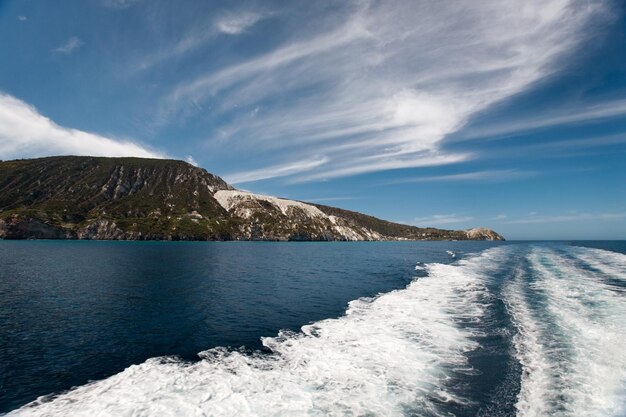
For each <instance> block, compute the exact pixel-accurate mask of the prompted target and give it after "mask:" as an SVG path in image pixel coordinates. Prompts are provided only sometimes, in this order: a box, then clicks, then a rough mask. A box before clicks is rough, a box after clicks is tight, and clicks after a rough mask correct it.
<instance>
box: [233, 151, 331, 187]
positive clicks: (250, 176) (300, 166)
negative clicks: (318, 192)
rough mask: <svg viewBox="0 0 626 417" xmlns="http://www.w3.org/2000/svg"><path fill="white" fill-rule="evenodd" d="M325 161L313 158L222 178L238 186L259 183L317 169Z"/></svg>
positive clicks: (324, 159) (325, 159)
mask: <svg viewBox="0 0 626 417" xmlns="http://www.w3.org/2000/svg"><path fill="white" fill-rule="evenodd" d="M327 161H328V159H327V158H319V157H314V158H312V159H308V160H303V161H296V162H290V163H287V164H281V165H273V166H269V167H266V168H261V169H257V170H252V171H245V172H238V173H234V174H228V175H224V176H223V178H224V180H226V181H227V182H228V183H231V184H240V183H244V182H254V181H260V180H264V179H268V178H276V177H285V176H288V175H293V174H297V173H299V172H303V171H308V170H310V169H312V168H316V167H319V166H321V165H323V164H325V163H326V162H327Z"/></svg>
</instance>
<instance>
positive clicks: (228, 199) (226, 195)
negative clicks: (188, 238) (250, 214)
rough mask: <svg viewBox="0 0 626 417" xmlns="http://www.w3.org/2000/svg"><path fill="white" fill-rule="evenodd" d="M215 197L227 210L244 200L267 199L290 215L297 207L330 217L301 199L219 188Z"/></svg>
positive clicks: (319, 215) (307, 212)
mask: <svg viewBox="0 0 626 417" xmlns="http://www.w3.org/2000/svg"><path fill="white" fill-rule="evenodd" d="M213 197H215V199H216V200H217V202H218V203H220V205H221V206H222V207H224V209H225V210H226V211H230V210H231V209H232V208H233V207H234V206H236V205H238V204H240V203H243V202H254V201H266V202H268V203H271V204H273V205H274V206H276V207H277V208H278V209H279V210H280V211H281V212H282V213H283V214H284V215H286V216H287V215H289V211H290V209H293V208H296V209H299V210H302V211H304V212H305V213H306V214H307V215H308V216H309V217H318V218H325V219H328V218H329V216H327V215H326V214H324V213H323V212H322V211H321V210H320V209H318V208H317V207H315V206H312V205H310V204H306V203H301V202H299V201H293V200H286V199H284V198H277V197H270V196H267V195H261V194H253V193H249V192H246V191H239V190H219V191H217V192H216V193H215V194H213Z"/></svg>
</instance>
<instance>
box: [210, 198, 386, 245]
mask: <svg viewBox="0 0 626 417" xmlns="http://www.w3.org/2000/svg"><path fill="white" fill-rule="evenodd" d="M213 197H214V198H215V199H216V200H217V202H218V203H219V204H220V205H221V206H222V207H223V208H224V209H225V210H226V211H228V212H229V213H231V214H234V215H236V216H238V217H240V218H242V219H253V218H254V217H255V216H257V215H259V214H267V213H272V212H274V213H275V214H277V215H283V216H286V217H288V218H289V223H288V225H287V227H288V228H291V229H293V230H297V229H298V226H302V225H306V226H307V227H309V228H311V227H312V228H313V229H314V230H316V231H317V232H318V233H325V234H326V233H328V234H329V237H330V236H332V237H333V239H341V240H384V239H385V237H384V236H383V235H381V234H379V233H376V232H374V231H373V230H369V229H367V228H364V227H353V226H352V225H350V224H349V223H348V222H347V221H346V220H345V219H342V218H340V217H336V216H331V215H327V214H326V213H324V212H323V211H321V210H320V209H318V208H317V207H315V206H313V205H311V204H306V203H302V202H300V201H294V200H287V199H284V198H278V197H271V196H266V195H261V194H253V193H249V192H246V191H239V190H219V191H216V192H215V194H214V195H213ZM268 205H269V207H268Z"/></svg>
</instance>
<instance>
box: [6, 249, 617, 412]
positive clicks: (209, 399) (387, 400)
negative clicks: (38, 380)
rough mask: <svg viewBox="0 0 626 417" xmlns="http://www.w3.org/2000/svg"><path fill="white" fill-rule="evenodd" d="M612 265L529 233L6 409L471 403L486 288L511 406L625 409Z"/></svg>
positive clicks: (610, 259)
mask: <svg viewBox="0 0 626 417" xmlns="http://www.w3.org/2000/svg"><path fill="white" fill-rule="evenodd" d="M624 265H626V256H624V255H619V254H616V253H612V252H606V251H599V252H598V251H596V250H592V249H584V248H573V247H558V248H554V247H549V248H546V247H539V246H536V247H535V246H528V245H510V246H502V247H498V248H494V249H489V250H487V251H484V252H482V253H481V254H479V255H475V256H468V257H466V258H464V259H462V260H459V261H457V262H456V263H454V264H452V265H444V264H425V265H420V268H418V269H423V270H424V271H425V272H426V273H427V276H425V277H420V278H416V279H415V280H414V281H413V282H411V283H410V284H409V285H408V286H407V287H406V288H405V289H402V290H397V291H392V292H389V293H385V294H381V295H379V296H377V297H374V298H362V299H359V300H355V301H352V302H351V303H350V304H349V306H348V309H347V311H346V313H345V315H344V316H342V317H340V318H337V319H328V320H323V321H319V322H316V323H312V324H310V325H307V326H304V327H302V330H301V332H298V333H294V332H280V333H279V334H278V336H276V337H268V338H264V339H263V344H264V346H265V347H266V348H267V350H268V352H269V353H265V352H256V353H249V352H244V351H237V350H230V349H225V348H215V349H211V350H207V351H205V352H202V353H201V354H200V356H201V357H202V360H200V361H198V362H194V363H188V362H183V361H180V360H177V359H175V358H155V359H150V360H148V361H146V362H144V363H142V364H140V365H133V366H131V367H129V368H127V369H126V370H125V371H123V372H121V373H119V374H117V375H114V376H112V377H110V378H107V379H105V380H102V381H97V382H93V383H90V384H87V385H85V386H81V387H77V388H75V389H72V390H70V391H68V392H66V393H63V394H60V395H57V396H55V397H47V398H44V397H42V398H40V399H38V400H36V401H34V402H33V403H30V404H28V405H26V406H24V407H22V408H20V409H18V410H15V411H13V412H11V413H9V414H8V415H10V416H42V415H45V416H90V417H91V416H94V415H97V416H148V415H150V416H157V415H158V416H226V415H228V416H234V415H242V416H244V415H254V416H266V415H268V416H269V415H272V416H278V415H289V416H404V415H421V416H449V415H474V414H463V411H462V410H464V409H465V410H468V413H469V410H474V411H475V410H476V398H472V396H471V395H468V394H467V393H468V392H471V390H470V391H468V390H463V389H461V388H460V387H462V386H463V384H462V383H459V382H463V381H473V379H472V378H473V376H474V375H476V374H477V373H480V372H481V369H477V368H475V367H473V366H472V365H471V361H470V360H469V358H470V357H471V355H472V354H473V353H475V352H476V351H478V350H480V349H481V340H483V338H484V337H485V332H486V331H487V332H488V331H490V330H489V328H488V325H487V324H486V323H485V322H487V321H488V320H486V319H485V317H487V316H488V314H487V313H488V312H490V311H491V310H492V309H493V308H494V305H495V303H496V302H497V301H499V302H500V303H502V302H504V303H505V304H506V312H507V314H508V318H507V320H509V322H512V323H513V325H512V328H511V329H508V330H510V332H509V333H510V338H512V341H511V346H513V347H514V349H512V350H513V351H512V352H510V355H512V358H513V359H514V360H515V361H516V363H518V364H519V365H520V366H521V369H522V372H521V376H520V378H521V380H520V381H519V383H518V384H515V389H516V390H517V391H518V392H517V393H516V397H515V398H516V400H515V401H516V404H515V407H514V408H515V409H516V412H517V415H519V416H544V415H555V416H580V415H585V416H618V415H624V414H625V413H626V408H625V401H626V400H625V399H626V355H625V354H624V350H623V342H624V341H626V324H625V321H624V318H626V300H625V299H624V293H623V292H621V291H615V290H614V288H613V286H612V285H611V284H610V283H607V281H606V280H605V278H606V277H607V275H611V277H613V278H616V277H617V278H620V277H621V279H623V278H624V272H625V270H624V269H623V266H624ZM620 274H621V275H620ZM496 330H497V329H494V330H493V331H494V332H495V331H496ZM503 371H505V370H503ZM468 383H469V382H468ZM454 410H456V411H454ZM458 410H461V411H458Z"/></svg>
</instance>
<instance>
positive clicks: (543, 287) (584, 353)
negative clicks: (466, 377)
mask: <svg viewBox="0 0 626 417" xmlns="http://www.w3.org/2000/svg"><path fill="white" fill-rule="evenodd" d="M620 256H621V255H619V254H613V253H610V252H606V251H598V250H595V249H594V250H583V249H581V248H568V249H562V250H561V251H558V250H555V249H547V248H537V247H535V248H533V249H532V250H530V252H529V253H528V254H527V255H526V257H525V259H524V260H523V261H522V262H521V265H518V267H517V269H516V271H515V274H514V277H513V279H512V280H511V281H510V283H509V284H508V285H507V288H506V290H505V299H506V302H507V306H508V308H509V311H510V313H511V315H512V317H513V320H514V322H515V326H516V328H517V331H518V333H517V335H516V336H515V337H514V343H515V348H516V352H517V357H518V359H519V361H520V363H521V364H522V367H523V374H522V381H521V390H520V393H519V396H518V402H517V410H518V416H520V417H527V416H528V417H529V416H545V415H553V416H580V415H585V416H623V415H625V414H626V402H625V399H626V355H625V354H624V348H623V343H624V341H626V325H625V322H624V318H625V317H626V302H625V301H626V300H625V299H624V297H623V294H620V293H618V292H615V291H612V288H610V286H609V285H608V284H606V283H605V282H604V281H603V279H602V278H603V277H602V276H600V275H599V274H598V273H597V272H594V271H593V270H590V269H583V268H579V267H576V266H574V265H575V262H572V261H571V259H570V257H574V258H575V259H578V260H582V261H589V260H590V257H592V258H593V259H594V264H595V266H594V268H595V269H597V270H598V271H604V272H606V271H613V270H614V269H615V267H616V263H615V262H614V260H615V259H616V258H618V259H619V258H620ZM524 264H525V266H526V267H524V266H523V265H524Z"/></svg>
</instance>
